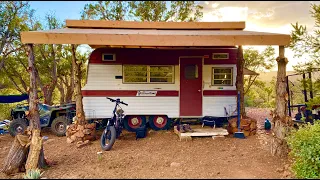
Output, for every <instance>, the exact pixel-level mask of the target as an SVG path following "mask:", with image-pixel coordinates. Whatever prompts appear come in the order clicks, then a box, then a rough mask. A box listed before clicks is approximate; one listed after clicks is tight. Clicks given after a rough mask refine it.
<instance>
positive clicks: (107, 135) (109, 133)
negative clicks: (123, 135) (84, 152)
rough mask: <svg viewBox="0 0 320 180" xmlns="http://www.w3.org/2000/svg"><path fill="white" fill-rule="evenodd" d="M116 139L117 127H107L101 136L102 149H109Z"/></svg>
mask: <svg viewBox="0 0 320 180" xmlns="http://www.w3.org/2000/svg"><path fill="white" fill-rule="evenodd" d="M106 140H108V141H109V142H108V144H106ZM115 141H116V129H115V128H114V126H110V127H107V128H106V129H105V130H104V131H103V133H102V134H101V138H100V145H101V149H102V150H104V151H109V150H110V149H111V148H112V146H113V144H114V142H115Z"/></svg>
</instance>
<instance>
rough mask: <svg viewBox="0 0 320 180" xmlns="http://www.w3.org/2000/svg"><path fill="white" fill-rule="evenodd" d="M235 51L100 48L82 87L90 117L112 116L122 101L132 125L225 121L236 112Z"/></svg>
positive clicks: (158, 125)
mask: <svg viewBox="0 0 320 180" xmlns="http://www.w3.org/2000/svg"><path fill="white" fill-rule="evenodd" d="M237 51H238V49H237V48H236V47H233V46H228V47H227V46H226V47H214V48H197V49H192V48H191V49H147V48H144V49H142V48H140V49H139V48H127V49H125V48H98V49H95V50H94V51H93V52H92V54H91V56H90V58H89V64H88V74H87V83H86V85H85V86H84V87H83V88H82V94H83V104H84V110H85V112H86V115H87V116H94V117H95V118H110V116H111V112H112V110H113V107H114V104H113V103H111V102H110V101H109V100H107V99H106V97H111V98H120V99H121V100H123V101H124V102H126V103H128V104H129V106H125V107H123V108H124V110H125V114H126V115H127V120H128V123H129V125H130V126H132V127H133V126H135V125H138V124H139V125H140V121H141V123H144V122H142V121H148V120H149V121H154V124H155V125H156V126H157V127H159V128H162V127H165V126H166V123H167V121H168V118H201V117H204V116H214V117H225V116H226V111H227V112H228V113H235V110H236V99H237V98H236V95H237V91H236V85H235V82H236V76H237V65H236V62H237Z"/></svg>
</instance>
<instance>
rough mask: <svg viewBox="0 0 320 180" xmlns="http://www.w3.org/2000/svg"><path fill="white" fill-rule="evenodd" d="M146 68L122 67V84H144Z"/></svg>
mask: <svg viewBox="0 0 320 180" xmlns="http://www.w3.org/2000/svg"><path fill="white" fill-rule="evenodd" d="M147 74H148V72H147V66H135V65H126V66H123V77H124V82H128V83H146V82H148V81H147V79H148V78H147V77H148V76H147Z"/></svg>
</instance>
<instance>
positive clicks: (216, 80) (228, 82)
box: [212, 67, 233, 86]
mask: <svg viewBox="0 0 320 180" xmlns="http://www.w3.org/2000/svg"><path fill="white" fill-rule="evenodd" d="M232 71H233V68H232V67H230V68H229V67H213V68H212V85H214V86H221V85H223V86H232V78H233V76H232Z"/></svg>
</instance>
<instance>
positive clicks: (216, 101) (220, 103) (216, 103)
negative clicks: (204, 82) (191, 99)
mask: <svg viewBox="0 0 320 180" xmlns="http://www.w3.org/2000/svg"><path fill="white" fill-rule="evenodd" d="M236 103H237V97H236V96H213V97H203V106H202V107H203V116H220V117H221V116H223V117H224V116H225V111H224V107H226V109H227V111H228V112H229V113H232V112H233V111H234V110H235V109H236V108H237V106H236V105H237V104H236Z"/></svg>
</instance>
